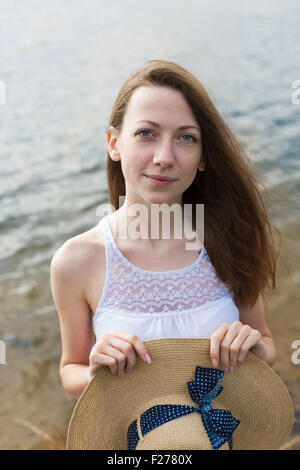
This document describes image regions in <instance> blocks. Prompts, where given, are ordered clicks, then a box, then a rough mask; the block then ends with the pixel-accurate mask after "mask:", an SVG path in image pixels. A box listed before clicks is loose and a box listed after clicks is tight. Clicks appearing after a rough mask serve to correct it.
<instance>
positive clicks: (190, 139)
mask: <svg viewBox="0 0 300 470" xmlns="http://www.w3.org/2000/svg"><path fill="white" fill-rule="evenodd" d="M182 137H189V140H186V139H184V141H185V142H196V139H195V137H194V136H192V135H189V134H186V135H183V136H182Z"/></svg>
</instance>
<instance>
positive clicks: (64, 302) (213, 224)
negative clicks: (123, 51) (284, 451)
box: [51, 60, 278, 397]
mask: <svg viewBox="0 0 300 470" xmlns="http://www.w3.org/2000/svg"><path fill="white" fill-rule="evenodd" d="M106 138H107V150H108V154H107V180H108V189H109V194H110V202H111V204H112V206H113V208H114V212H113V213H112V214H111V215H109V216H106V217H104V218H103V219H101V220H100V222H99V224H97V225H96V227H93V228H92V229H90V230H88V231H87V232H85V233H82V234H80V235H77V236H75V237H73V238H71V239H70V240H68V241H66V242H65V243H64V244H63V246H62V247H60V249H59V250H58V251H57V252H56V253H55V255H54V257H53V260H52V263H51V285H52V292H53V298H54V302H55V304H56V308H57V311H58V315H59V320H60V328H61V338H62V357H61V363H60V376H61V380H62V384H63V387H64V389H65V390H66V391H67V392H68V393H70V394H71V395H73V396H74V397H79V396H80V395H81V393H82V392H83V390H84V389H85V387H86V386H87V384H88V383H89V381H90V380H91V378H92V376H93V375H94V374H95V372H96V371H97V370H98V369H99V368H101V367H103V366H108V367H109V368H110V370H111V373H112V374H113V375H116V376H119V377H122V376H124V374H125V373H128V372H130V371H131V370H132V369H133V368H134V366H135V364H136V353H138V354H139V355H140V356H141V357H142V359H144V360H148V361H150V360H151V359H150V358H149V357H147V350H146V348H145V346H144V344H143V341H145V340H146V339H151V338H152V339H154V338H159V337H170V336H173V337H174V336H175V337H176V336H183V337H187V336H188V337H193V336H196V337H210V339H211V343H210V344H211V346H210V348H211V349H210V355H211V361H212V364H213V366H218V365H219V367H222V368H223V369H224V370H226V371H232V370H234V369H235V367H237V366H238V365H239V364H241V363H242V362H243V360H244V359H245V357H246V354H247V351H249V350H251V351H252V352H253V353H254V354H256V355H257V356H258V357H260V358H261V359H262V360H264V361H265V362H266V363H268V364H269V365H272V364H273V363H274V361H275V347H274V342H273V338H272V334H271V332H270V330H269V328H268V326H267V324H266V321H265V317H264V305H263V295H264V294H265V293H266V291H267V289H268V288H269V287H271V288H274V287H275V275H276V259H277V254H278V253H277V252H276V250H275V246H274V241H273V238H272V231H271V223H270V221H269V219H268V215H267V213H266V210H265V206H264V203H263V199H262V196H261V194H260V191H259V188H258V178H257V175H256V173H255V170H254V169H253V168H251V166H250V162H249V161H248V159H247V157H246V156H245V154H244V152H243V150H242V148H241V146H240V145H239V143H238V141H237V139H236V138H235V137H234V135H233V134H232V132H231V131H230V129H229V127H228V126H227V125H226V123H225V122H224V120H223V119H222V117H221V116H220V114H219V113H218V111H217V110H216V108H215V106H214V105H213V103H212V101H211V99H210V98H209V96H208V94H207V92H206V91H205V89H204V87H203V86H202V85H201V83H200V82H199V81H198V79H197V78H196V77H194V75H192V74H191V73H190V72H188V71H187V70H185V69H184V68H182V67H181V66H179V65H177V64H175V63H172V62H168V61H161V60H154V61H150V62H148V63H147V64H146V65H145V66H144V67H143V68H142V70H140V71H138V72H136V73H135V74H133V75H132V76H131V77H129V78H128V80H127V81H126V82H125V83H124V85H123V86H122V88H121V90H120V92H119V94H118V96H117V98H116V101H115V103H114V106H113V110H112V114H111V118H110V122H109V126H108V129H107V133H106ZM158 178H160V181H158ZM162 178H168V179H169V181H168V182H166V180H164V181H163V182H162V181H161V179H162ZM121 196H125V201H124V204H123V205H122V206H121V207H120V206H119V201H120V200H119V198H120V197H121ZM135 204H139V206H142V207H143V208H145V211H142V219H141V220H142V224H141V225H142V230H141V232H142V235H143V236H146V238H139V239H134V238H132V237H127V238H126V237H124V238H122V237H120V238H118V236H117V234H119V233H120V231H121V230H122V228H124V226H128V222H132V221H133V213H132V211H131V210H130V208H132V207H134V206H133V205H135ZM155 204H159V205H160V204H166V205H167V207H168V208H171V207H172V205H174V204H175V205H176V204H177V206H179V207H181V208H182V209H184V208H185V207H186V205H187V204H192V207H193V218H192V224H191V226H192V227H193V228H194V227H195V213H196V212H195V208H196V205H197V204H203V205H204V232H205V243H204V244H202V245H201V246H200V248H201V250H200V254H199V249H198V250H187V249H186V245H185V243H186V238H187V237H186V236H185V235H186V234H183V235H182V237H181V238H180V239H175V238H174V237H173V235H174V233H175V229H176V226H175V225H176V224H175V222H173V224H172V223H171V224H170V229H171V230H170V233H171V236H170V237H169V239H165V238H163V237H162V226H161V225H160V223H159V222H158V221H157V220H155V221H153V219H152V218H151V215H150V214H151V209H152V208H153V206H154V205H155ZM174 219H175V217H174ZM177 221H178V218H177ZM145 227H146V228H147V230H146V229H145ZM157 227H158V229H159V235H158V238H156V239H155V238H153V237H152V238H151V236H149V234H150V233H152V232H151V230H152V229H155V228H157Z"/></svg>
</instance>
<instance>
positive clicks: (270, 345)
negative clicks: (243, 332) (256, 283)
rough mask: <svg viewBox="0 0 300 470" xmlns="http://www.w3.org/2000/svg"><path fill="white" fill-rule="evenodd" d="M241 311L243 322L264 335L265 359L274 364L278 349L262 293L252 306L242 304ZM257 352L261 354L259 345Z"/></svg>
mask: <svg viewBox="0 0 300 470" xmlns="http://www.w3.org/2000/svg"><path fill="white" fill-rule="evenodd" d="M239 312H240V321H241V322H242V323H244V324H246V325H249V326H251V328H254V329H256V330H258V331H260V333H261V335H262V338H261V339H262V341H263V342H264V344H265V346H266V349H267V355H266V357H265V358H264V361H265V362H266V363H267V364H269V366H272V365H273V364H274V362H275V359H276V350H275V344H274V340H273V337H272V334H271V331H270V330H269V328H268V326H267V323H266V320H265V309H264V301H263V298H262V295H261V294H260V295H259V296H258V299H257V301H256V303H255V304H254V306H253V307H252V308H249V307H248V308H247V307H243V306H240V307H239ZM256 352H257V353H258V354H257V355H258V356H259V345H258V346H257V348H256Z"/></svg>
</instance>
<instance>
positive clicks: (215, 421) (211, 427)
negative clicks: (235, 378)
mask: <svg viewBox="0 0 300 470" xmlns="http://www.w3.org/2000/svg"><path fill="white" fill-rule="evenodd" d="M223 376H224V372H223V371H221V370H219V369H211V368H205V367H200V366H197V367H196V374H195V380H194V381H193V382H188V388H189V392H190V395H191V397H192V399H193V400H194V401H195V402H196V403H197V404H198V405H199V411H200V413H201V417H202V422H203V426H204V428H205V431H206V434H207V435H208V437H209V440H210V443H211V445H212V447H213V448H214V449H218V448H219V447H221V445H223V444H224V443H225V442H226V441H228V444H229V449H230V450H231V449H232V434H233V431H234V430H235V429H236V428H237V427H238V425H239V423H240V420H239V419H236V418H234V417H233V416H232V414H231V412H230V411H229V410H218V409H213V408H212V406H211V402H212V401H213V400H214V399H215V398H216V397H217V396H218V395H219V394H220V393H221V392H222V390H223V387H222V386H221V382H222V379H223ZM197 411H198V410H197Z"/></svg>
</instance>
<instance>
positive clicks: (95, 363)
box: [90, 352, 118, 376]
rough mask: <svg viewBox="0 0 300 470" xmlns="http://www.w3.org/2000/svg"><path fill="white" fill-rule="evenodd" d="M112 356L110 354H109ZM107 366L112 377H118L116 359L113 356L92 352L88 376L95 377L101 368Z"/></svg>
mask: <svg viewBox="0 0 300 470" xmlns="http://www.w3.org/2000/svg"><path fill="white" fill-rule="evenodd" d="M111 354H112V353H111ZM105 366H108V367H109V368H110V371H111V373H112V375H114V376H117V375H118V364H117V359H116V358H115V357H114V356H113V355H107V354H104V353H100V352H94V353H93V356H92V357H91V363H90V375H95V373H96V372H97V370H99V369H100V368H101V367H105Z"/></svg>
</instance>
